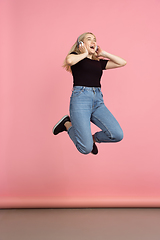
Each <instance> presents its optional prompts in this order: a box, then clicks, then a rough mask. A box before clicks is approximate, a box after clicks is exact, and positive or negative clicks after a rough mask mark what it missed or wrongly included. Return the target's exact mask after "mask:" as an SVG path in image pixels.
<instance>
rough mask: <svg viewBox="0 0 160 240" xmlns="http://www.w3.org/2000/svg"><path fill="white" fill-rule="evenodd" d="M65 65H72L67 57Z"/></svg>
mask: <svg viewBox="0 0 160 240" xmlns="http://www.w3.org/2000/svg"><path fill="white" fill-rule="evenodd" d="M66 63H67V64H68V65H69V66H71V65H72V60H71V59H70V57H67V59H66Z"/></svg>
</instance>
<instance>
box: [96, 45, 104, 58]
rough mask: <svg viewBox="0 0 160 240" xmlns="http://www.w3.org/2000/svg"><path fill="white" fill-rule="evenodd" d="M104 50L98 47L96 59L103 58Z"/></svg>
mask: <svg viewBox="0 0 160 240" xmlns="http://www.w3.org/2000/svg"><path fill="white" fill-rule="evenodd" d="M102 52H103V51H102V49H101V48H100V46H98V49H97V51H96V57H101V56H102Z"/></svg>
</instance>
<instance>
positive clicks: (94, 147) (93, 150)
mask: <svg viewBox="0 0 160 240" xmlns="http://www.w3.org/2000/svg"><path fill="white" fill-rule="evenodd" d="M91 153H92V154H94V155H96V154H97V153H98V148H97V146H96V144H95V143H93V149H92V151H91Z"/></svg>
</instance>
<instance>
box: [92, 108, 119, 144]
mask: <svg viewBox="0 0 160 240" xmlns="http://www.w3.org/2000/svg"><path fill="white" fill-rule="evenodd" d="M91 121H92V122H93V123H94V124H95V125H97V126H98V127H99V128H100V129H102V131H100V132H96V133H95V134H94V138H95V141H96V142H98V143H101V142H119V141H121V140H122V139H123V131H122V129H121V127H120V125H119V123H118V122H117V120H116V119H115V117H114V116H113V115H112V113H111V112H110V111H109V110H108V109H107V107H106V106H105V105H104V104H103V105H101V106H100V107H99V108H97V109H96V111H95V112H94V113H93V114H92V117H91Z"/></svg>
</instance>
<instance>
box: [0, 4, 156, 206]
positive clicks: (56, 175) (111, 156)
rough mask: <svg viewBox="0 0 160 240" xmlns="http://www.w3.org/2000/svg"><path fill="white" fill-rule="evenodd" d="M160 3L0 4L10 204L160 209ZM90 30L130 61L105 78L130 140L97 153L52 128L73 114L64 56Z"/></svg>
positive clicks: (0, 97) (4, 177) (3, 158)
mask: <svg viewBox="0 0 160 240" xmlns="http://www.w3.org/2000/svg"><path fill="white" fill-rule="evenodd" d="M159 10H160V1H159V0H152V1H151V0H135V1H127V0H121V1H119V0H115V1H109V0H107V1H106V0H99V1H98V3H97V1H89V0H87V1H84V0H82V1H81V2H75V1H73V0H68V1H64V0H59V1H54V0H48V1H46V0H39V1H37V0H28V1H25V0H14V1H12V0H5V1H3V0H2V1H0V18H1V19H0V28H1V29H0V32H1V37H0V49H1V53H0V66H1V67H0V108H1V109H0V111H1V112H0V116H1V117H0V131H1V132H0V141H1V142H0V207H1V208H14V207H16V208H19V207H26V208H27V207H143V206H144V207H145V206H150V207H152V206H157V207H160V145H159V143H160V141H159V136H160V108H159V106H160V94H159V91H160V71H159V69H160V67H159V59H160V51H159V42H160V31H159V23H160V14H159ZM87 31H90V32H93V33H94V34H95V35H96V37H97V44H98V45H99V46H100V47H101V48H102V49H104V50H105V51H106V52H109V53H112V54H114V55H117V56H120V57H122V58H124V59H125V60H126V61H127V65H126V66H125V67H122V68H118V69H111V70H107V71H104V73H103V76H102V80H101V84H102V92H103V95H104V102H105V104H106V106H107V107H108V109H109V110H110V111H111V112H112V114H113V115H114V116H115V118H116V119H117V120H118V122H119V123H120V125H121V127H122V129H123V132H124V139H123V140H122V141H121V142H119V143H105V144H104V143H101V144H97V146H98V149H99V153H98V155H92V154H88V155H83V154H81V153H79V152H78V151H77V149H76V147H75V146H74V144H73V142H71V140H70V138H69V136H68V134H67V133H66V132H65V133H61V134H59V135H57V136H54V135H53V133H52V128H53V126H54V125H55V123H56V122H57V121H58V120H59V119H60V118H61V117H62V116H63V115H65V114H69V101H70V96H71V90H72V75H71V74H70V73H68V72H66V71H65V70H64V69H63V68H62V65H63V61H64V59H65V57H66V55H67V53H68V52H69V50H70V48H71V47H72V45H73V44H74V43H75V41H76V39H77V37H78V36H79V35H80V34H82V33H84V32H87ZM91 128H92V132H93V133H94V132H95V131H97V130H98V128H97V127H95V126H94V125H92V126H91Z"/></svg>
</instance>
